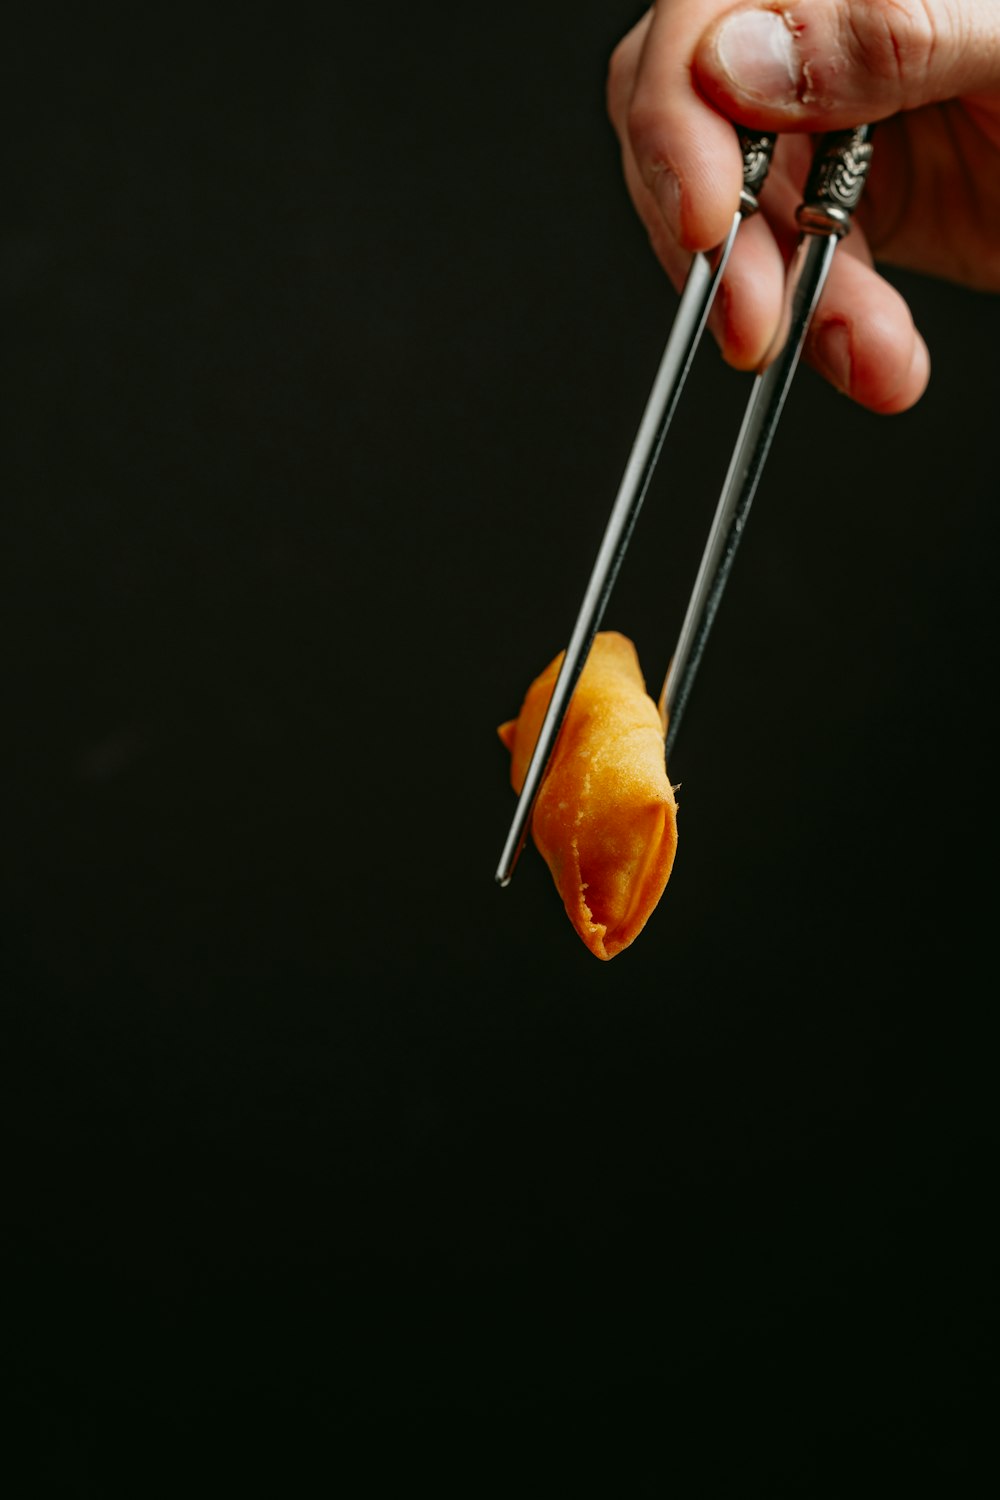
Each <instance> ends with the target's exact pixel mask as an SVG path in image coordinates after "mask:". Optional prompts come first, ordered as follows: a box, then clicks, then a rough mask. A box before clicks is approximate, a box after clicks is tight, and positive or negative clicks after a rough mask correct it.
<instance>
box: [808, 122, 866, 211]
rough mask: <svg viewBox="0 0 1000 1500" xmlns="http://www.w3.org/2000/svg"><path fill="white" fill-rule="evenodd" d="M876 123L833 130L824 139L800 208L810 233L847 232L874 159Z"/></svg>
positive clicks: (814, 156)
mask: <svg viewBox="0 0 1000 1500" xmlns="http://www.w3.org/2000/svg"><path fill="white" fill-rule="evenodd" d="M871 134H872V126H871V125H856V126H855V127H854V128H853V129H852V130H833V131H831V132H830V133H829V134H828V135H825V136H824V137H823V139H822V140H821V141H820V143H819V146H818V148H817V150H816V152H815V153H814V155H813V164H812V168H811V170H810V172H809V177H808V179H807V181H806V188H805V193H804V194H803V198H802V203H801V204H800V205H799V208H798V210H797V211H796V218H797V219H798V222H799V226H800V228H802V229H804V230H805V231H806V232H807V233H809V234H838V235H844V234H847V233H848V232H849V230H850V227H851V215H852V213H853V212H854V210H855V209H856V208H857V206H858V203H859V201H860V199H861V194H862V192H863V191H864V186H865V182H866V181H867V178H868V169H869V167H870V166H871V160H872V149H873V148H872V143H871Z"/></svg>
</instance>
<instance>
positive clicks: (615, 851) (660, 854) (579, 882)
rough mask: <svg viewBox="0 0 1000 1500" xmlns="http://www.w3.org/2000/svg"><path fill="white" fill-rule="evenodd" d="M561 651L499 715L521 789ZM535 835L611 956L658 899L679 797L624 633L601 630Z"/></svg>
mask: <svg viewBox="0 0 1000 1500" xmlns="http://www.w3.org/2000/svg"><path fill="white" fill-rule="evenodd" d="M562 657H563V653H562V652H560V654H559V655H558V656H557V657H556V658H555V660H554V661H552V662H550V663H549V665H548V666H547V667H546V669H545V671H544V672H542V673H541V674H540V675H539V676H538V677H537V678H536V679H535V681H534V682H533V683H532V684H531V686H530V688H529V689H528V692H527V694H526V695H525V699H524V703H523V704H522V706H521V712H520V713H519V715H518V717H517V718H516V719H511V720H508V722H507V723H505V724H501V725H500V727H499V730H498V733H499V735H500V738H501V740H502V741H503V743H504V744H505V745H506V747H507V748H508V750H510V752H511V785H512V786H513V788H514V790H515V792H519V791H520V790H521V786H522V785H523V782H524V778H525V775H526V774H527V770H528V764H529V762H530V760H531V752H532V750H533V749H534V746H535V741H536V740H537V738H538V731H539V729H540V728H541V724H542V719H543V718H544V717H545V710H546V708H547V706H548V702H549V699H550V697H551V696H552V689H553V687H554V685H555V680H556V677H557V675H558V672H559V667H560V664H561V662H562ZM531 831H532V837H533V838H534V841H535V844H536V845H537V847H538V849H539V852H540V853H541V854H542V856H543V858H544V859H545V862H546V864H547V865H548V867H549V869H550V870H551V872H552V878H553V880H554V881H555V884H556V888H557V890H558V891H559V894H560V896H561V897H562V899H563V904H564V905H565V907H566V912H567V915H568V916H569V919H570V921H571V922H572V923H573V926H574V927H575V928H576V930H577V932H578V933H579V935H580V937H581V938H582V939H583V941H584V943H585V944H586V945H587V947H588V948H589V949H590V951H591V953H593V954H595V955H596V957H597V958H601V959H608V958H614V957H615V955H616V954H618V953H621V951H622V950H623V949H624V948H627V947H628V946H629V944H630V943H632V942H633V941H634V940H635V938H637V937H638V935H639V933H640V932H641V931H642V929H643V927H644V926H645V925H646V922H647V921H648V919H649V917H650V915H651V914H652V912H653V910H654V908H655V907H656V905H657V903H658V901H659V899H660V897H661V896H662V894H663V891H664V889H665V887H666V884H667V881H668V880H669V878H670V871H671V869H672V867H673V862H674V855H675V853H676V849H677V803H676V800H675V798H674V792H673V788H672V787H671V785H670V782H669V781H668V780H667V771H666V761H665V758H664V742H663V726H662V724H661V721H660V715H659V711H658V709H657V707H656V704H655V703H654V702H653V700H652V699H651V698H650V697H649V696H648V694H647V693H646V685H645V682H644V680H643V676H642V672H641V670H640V667H639V658H638V656H637V654H636V650H635V647H634V646H633V644H632V642H631V641H630V640H629V639H628V637H627V636H624V635H620V634H618V632H617V631H602V632H599V633H598V635H597V636H596V637H595V638H594V643H593V645H592V646H591V649H590V654H589V656H588V658H587V662H586V665H585V667H584V669H583V671H582V673H581V674H580V679H579V682H578V683H577V686H576V690H575V692H574V693H573V697H572V699H571V700H570V706H569V710H568V712H567V714H566V718H565V721H564V723H563V727H562V730H561V732H560V735H559V740H558V743H557V745H556V748H555V751H554V753H553V756H552V760H551V761H550V764H549V769H548V771H547V772H546V775H545V779H544V781H543V782H542V785H541V789H540V791H539V793H538V797H537V799H536V802H535V809H534V814H533V817H532V823H531Z"/></svg>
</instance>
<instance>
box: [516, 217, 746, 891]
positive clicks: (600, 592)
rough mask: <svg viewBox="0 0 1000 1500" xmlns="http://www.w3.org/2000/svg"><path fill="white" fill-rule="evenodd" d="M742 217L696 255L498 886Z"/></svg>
mask: <svg viewBox="0 0 1000 1500" xmlns="http://www.w3.org/2000/svg"><path fill="white" fill-rule="evenodd" d="M741 220H742V214H741V213H740V212H737V213H736V214H734V215H733V222H732V226H731V228H730V230H729V233H728V235H727V236H726V239H725V241H724V242H723V244H722V245H721V246H720V247H719V248H718V249H717V250H716V251H715V252H714V253H713V254H712V255H711V256H708V255H704V254H698V255H695V257H694V259H693V260H692V262H691V268H690V270H689V272H688V276H687V280H686V281H685V283H684V291H683V292H682V294H681V298H680V302H679V304H678V308H677V312H676V315H675V317H674V322H673V326H672V328H671V330H670V336H669V338H668V340H667V345H666V348H665V350H664V352H663V357H662V359H661V360H660V365H659V369H658V370H657V373H656V377H655V379H654V381H653V387H652V390H651V391H650V394H649V398H648V400H647V402H646V409H645V411H644V412H643V414H642V419H641V421H640V423H639V429H638V432H637V433H636V437H635V440H634V442H633V445H632V451H631V454H630V455H629V460H628V463H627V465H626V467H625V473H624V475H623V477H622V481H621V484H620V485H619V488H618V494H617V496H616V498H615V502H614V505H613V506H612V509H611V515H610V517H609V519H608V523H607V527H606V529H605V532H604V537H603V540H602V541H601V545H600V548H599V550H598V553H597V559H596V561H595V563H594V566H593V570H592V572H591V575H590V581H589V583H588V584H587V589H586V592H585V594H584V597H583V603H582V604H581V606H580V610H579V613H578V615H577V618H576V624H575V625H574V627H573V632H572V634H571V636H570V640H569V645H568V646H567V647H566V653H565V656H564V657H563V661H562V665H561V667H560V669H559V675H558V676H557V678H556V683H555V687H554V688H553V690H552V697H551V699H550V700H549V706H548V709H547V710H546V714H545V718H544V720H543V721H542V727H541V729H540V731H539V734H538V740H537V742H536V744H535V749H534V753H533V754H532V757H531V761H530V763H529V765H528V770H527V773H526V775H525V778H524V784H523V786H522V788H521V793H520V796H519V798H518V803H517V807H516V809H515V812H514V817H513V820H512V822H511V825H510V830H509V832H508V834H507V840H506V843H505V844H504V847H503V853H502V854H501V856H500V863H499V865H498V866H497V871H496V880H497V882H498V884H500V885H507V884H508V882H509V881H510V878H511V875H512V874H513V873H514V866H515V865H516V863H517V860H518V856H519V855H520V853H521V850H522V848H523V847H524V842H525V839H526V837H527V832H528V825H529V823H530V821H531V814H532V810H533V808H534V804H535V799H536V797H537V795H538V790H539V788H540V786H541V784H542V780H543V778H544V775H545V771H546V768H547V766H548V763H549V760H550V759H551V756H552V751H553V749H554V748H555V743H556V739H557V738H558V734H559V730H560V729H561V728H562V723H563V720H564V718H565V717H566V710H567V708H568V707H569V700H570V698H571V697H572V695H573V690H574V688H575V687H576V684H577V682H578V681H579V677H580V673H581V672H582V670H583V667H584V665H585V663H586V660H587V656H588V654H589V652H590V647H591V645H592V644H593V640H594V636H595V635H596V634H597V631H598V629H599V628H600V624H601V619H602V617H603V614H604V609H605V606H606V604H607V602H608V598H609V597H610V594H611V590H612V588H613V587H614V582H615V578H616V576H617V574H618V569H619V567H620V565H621V561H622V558H623V557H624V555H625V552H626V549H627V547H628V543H629V539H630V537H631V534H632V528H633V527H634V525H635V521H636V517H637V516H638V514H639V511H640V508H641V506H642V502H643V499H644V498H645V495H646V491H647V489H648V487H649V481H650V479H651V478H652V475H653V470H654V469H655V467H656V461H657V459H658V457H659V454H660V449H661V447H662V445H663V440H664V438H665V436H666V433H667V428H668V427H669V426H670V422H671V419H672V417H673V415H674V412H675V410H676V408H677V402H678V399H679V397H680V394H681V390H682V388H683V385H684V381H685V378H686V377H687V373H688V371H689V369H690V368H691V363H692V360H693V359H694V355H695V351H696V349H697V347H698V343H699V340H700V339H701V335H702V333H703V331H704V328H705V323H706V321H707V319H708V314H709V311H710V310H711V306H712V302H713V301H714V298H715V293H716V291H717V289H718V286H719V282H720V280H721V278H722V273H723V271H724V270H725V267H726V262H727V261H728V259H729V253H730V251H731V250H732V247H733V241H734V240H735V238H736V231H737V229H738V228H739V226H740V223H741Z"/></svg>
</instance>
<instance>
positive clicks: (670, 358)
mask: <svg viewBox="0 0 1000 1500" xmlns="http://www.w3.org/2000/svg"><path fill="white" fill-rule="evenodd" d="M737 134H738V135H739V139H740V147H741V150H742V153H743V184H744V185H743V191H742V193H741V195H740V206H739V209H738V210H737V212H736V213H735V214H734V215H733V222H732V225H731V227H730V229H729V232H728V234H727V236H726V238H725V240H724V242H723V243H722V244H721V245H720V246H718V247H717V248H716V249H715V250H714V251H712V252H711V253H710V254H703V253H699V254H697V255H695V256H694V258H693V260H692V262H691V267H690V270H689V271H688V275H687V279H686V281H685V283H684V290H683V292H682V293H681V297H680V301H679V303H678V307H677V312H676V314H675V317H674V322H673V325H672V327H671V330H670V335H669V338H668V339H667V345H666V348H665V350H664V353H663V357H662V359H661V361H660V366H659V369H658V370H657V373H656V377H655V379H654V381H653V386H652V389H651V391H650V394H649V398H648V400H647V402H646V408H645V411H644V412H643V415H642V420H641V422H640V424H639V429H638V432H637V434H636V437H635V441H634V443H633V445H632V452H631V454H630V455H629V460H628V463H627V465H626V468H625V473H624V475H623V477H622V481H621V484H620V485H619V488H618V494H617V496H616V498H615V502H614V505H613V506H612V509H611V514H610V516H609V519H608V523H607V526H606V528H605V532H604V536H603V539H602V541H601V545H600V548H599V550H598V554H597V558H596V561H595V563H594V566H593V569H592V572H591V575H590V580H589V582H588V584H587V589H586V593H585V594H584V598H583V602H582V604H581V606H580V609H579V612H578V614H577V618H576V623H575V625H574V627H573V631H572V634H571V636H570V640H569V644H568V646H567V647H566V651H565V654H564V656H563V661H562V665H561V667H560V670H559V675H558V677H557V678H556V682H555V686H554V688H553V690H552V697H551V699H550V700H549V706H548V709H547V711H546V714H545V718H544V720H543V721H542V727H541V729H540V731H539V735H538V740H537V742H536V744H535V749H534V752H533V754H532V757H531V761H530V763H529V765H528V770H527V773H526V775H525V778H524V783H523V785H522V788H521V793H520V797H519V799H518V803H517V807H516V809H515V812H514V817H513V820H512V822H511V825H510V830H509V832H508V834H507V840H506V843H505V844H504V848H503V853H502V855H501V857H500V863H499V865H498V866H497V871H496V880H497V882H498V884H500V885H502V886H505V885H507V884H508V883H509V881H510V878H511V876H512V874H513V873H514V866H515V865H516V863H517V859H518V856H519V855H520V852H521V849H522V848H523V846H524V842H525V839H526V837H527V832H528V827H529V824H530V821H531V814H532V811H533V809H534V805H535V800H536V798H537V796H538V792H539V789H540V787H541V784H542V781H543V779H544V776H545V772H546V770H547V768H548V763H549V761H550V759H551V757H552V752H553V750H554V748H555V743H556V739H557V738H558V735H559V730H560V729H561V728H562V724H563V720H564V719H565V717H566V713H567V710H568V708H569V703H570V699H571V698H572V695H573V690H574V688H575V687H576V684H577V682H578V680H579V677H580V673H581V672H582V670H583V668H584V665H585V663H586V660H587V656H588V654H589V652H590V647H591V645H592V643H593V639H594V636H595V635H596V634H597V631H598V629H599V628H600V624H601V620H602V618H603V615H604V610H605V607H606V605H607V602H608V599H609V598H610V595H611V591H612V589H613V587H614V582H615V578H616V576H617V573H618V569H619V567H620V565H621V562H622V559H623V557H624V556H625V552H626V549H627V547H628V544H629V540H630V538H631V535H632V529H633V527H634V525H635V521H636V518H637V516H638V514H639V510H640V508H641V506H642V502H643V500H644V498H645V495H646V491H647V489H648V487H649V482H650V479H651V478H652V474H653V470H654V468H655V467H656V461H657V459H658V458H659V455H660V449H661V448H662V446H663V440H664V438H665V437H666V433H667V429H668V427H669V426H670V422H671V420H672V418H673V415H674V412H675V410H676V408H677V403H678V400H679V398H680V394H681V390H682V388H683V385H684V381H685V378H686V376H687V373H688V371H689V369H690V367H691V363H692V361H693V359H694V355H695V351H696V349H697V347H698V344H699V341H700V339H701V336H702V333H703V332H704V329H705V324H706V322H707V319H708V314H709V312H710V310H711V307H712V303H713V301H714V299H715V294H716V291H717V290H718V287H719V284H720V282H721V280H722V275H723V272H724V271H725V268H726V263H727V261H728V259H729V254H730V252H731V250H732V248H733V243H734V241H735V239H736V235H737V233H738V231H739V227H740V225H741V223H742V222H743V220H744V219H745V218H747V217H749V216H750V215H751V214H753V213H755V212H756V210H757V206H758V203H757V195H758V193H759V192H760V189H761V187H762V186H763V183H764V181H765V179H766V177H767V173H768V170H769V168H770V165H771V156H772V153H773V151H774V146H775V141H776V137H775V136H774V135H771V134H763V133H757V134H754V133H752V132H750V131H747V130H744V129H742V128H738V130H737ZM871 134H872V127H871V126H869V125H858V126H855V127H854V128H853V129H851V130H838V131H832V132H830V133H829V134H827V135H824V136H822V137H821V138H820V141H819V144H818V145H817V147H816V150H815V152H814V154H813V160H812V166H811V169H810V173H809V177H808V180H807V182H806V187H805V192H804V194H803V198H802V202H801V203H800V205H799V208H798V210H797V213H796V217H797V221H798V225H799V229H800V231H801V233H800V238H799V244H798V247H797V249H796V252H795V255H794V257H793V259H792V262H791V265H790V266H789V270H788V274H787V277H786V285H785V309H784V318H783V323H782V334H781V340H782V341H781V347H780V352H779V353H778V354H777V355H776V356H775V357H774V358H773V359H772V361H771V363H770V364H769V365H768V367H767V369H766V370H764V371H763V372H762V373H761V374H759V375H757V376H756V377H755V380H754V383H753V387H752V389H751V392H750V398H749V400H748V402H747V407H746V411H745V413H744V416H743V422H742V425H741V427H740V431H739V435H738V436H737V439H736V444H735V447H734V449H733V455H732V458H731V460H730V464H729V469H728V471H727V474H726V478H725V480H724V482H723V486H722V493H721V494H720V496H719V501H718V504H717V506H716V510H715V516H714V519H713V521H712V526H711V530H710V531H709V536H708V541H707V542H706V544H705V550H704V552H703V554H702V558H701V562H700V564H699V567H698V572H697V574H696V577H695V582H694V587H693V588H692V591H691V596H690V599H689V601H688V606H687V611H686V613H685V616H684V622H683V624H682V626H681V631H680V635H679V637H678V641H677V646H676V648H675V650H674V653H673V656H672V657H671V659H670V665H669V667H668V669H667V675H666V679H665V681H664V684H663V690H662V692H661V694H660V714H661V717H662V719H663V724H664V729H665V731H666V753H667V756H668V758H669V756H670V753H671V751H672V749H673V747H674V743H675V741H676V738H677V731H678V728H679V727H680V722H681V718H682V715H683V712H684V709H685V707H686V705H687V702H688V699H689V697H690V694H691V688H692V685H693V683H694V678H695V674H696V672H697V670H698V667H699V665H700V662H701V658H702V654H703V652H704V649H705V643H706V641H707V639H708V635H709V632H710V630H711V628H712V623H713V621H714V619H715V615H716V611H717V610H718V607H719V602H720V600H721V598H722V593H723V590H724V588H725V586H726V581H727V579H728V577H729V573H730V570H731V569H732V565H733V560H734V558H735V556H736V550H737V547H738V545H739V541H740V537H741V536H742V533H743V528H744V524H745V522H746V518H747V515H748V513H749V510H750V506H751V504H752V501H753V497H754V494H755V492H756V489H757V484H758V481H759V479H760V475H761V471H762V469H763V467H764V461H765V459H766V458H767V454H768V451H769V449H770V447H771V441H772V439H773V437H774V433H775V429H776V428H777V425H778V419H779V417H780V415H781V409H782V407H783V405H784V402H785V397H786V395H787V394H788V389H789V387H790V385H791V382H792V377H793V375H794V374H795V370H796V367H797V365H798V363H799V357H800V355H801V353H802V347H803V344H804V342H805V337H806V333H807V332H808V329H809V324H810V322H811V320H812V315H813V313H814V311H815V309H816V304H817V303H818V301H819V297H820V293H821V292H822V290H823V286H824V284H825V282H826V278H827V276H828V275H829V271H830V266H831V264H832V261H833V255H834V251H835V250H836V247H837V244H838V243H839V241H840V240H841V238H842V237H843V236H844V235H845V234H847V233H848V232H849V230H850V226H851V215H852V214H853V212H854V210H855V208H856V207H857V205H858V201H859V200H860V197H861V193H862V190H863V188H864V184H865V179H866V178H867V175H868V168H869V165H870V162H871V154H872V147H871Z"/></svg>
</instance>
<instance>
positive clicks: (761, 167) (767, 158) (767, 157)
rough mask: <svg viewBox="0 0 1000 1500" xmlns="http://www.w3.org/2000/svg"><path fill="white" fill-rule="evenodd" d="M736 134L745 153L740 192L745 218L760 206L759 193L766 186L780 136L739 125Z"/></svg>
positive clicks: (742, 211)
mask: <svg viewBox="0 0 1000 1500" xmlns="http://www.w3.org/2000/svg"><path fill="white" fill-rule="evenodd" d="M736 134H737V135H738V136H739V140H740V150H741V151H742V153H743V188H742V190H741V192H740V212H741V213H742V215H743V217H744V218H749V216H750V215H751V214H755V213H756V212H757V209H758V207H759V205H758V202H757V195H758V193H759V192H760V190H761V188H762V187H763V186H764V179H765V178H766V177H767V174H768V172H769V171H770V168H771V157H772V155H773V154H774V147H775V143H776V142H777V139H778V137H777V136H776V135H774V134H772V133H770V132H768V131H764V130H747V128H746V126H744V125H737V127H736Z"/></svg>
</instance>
